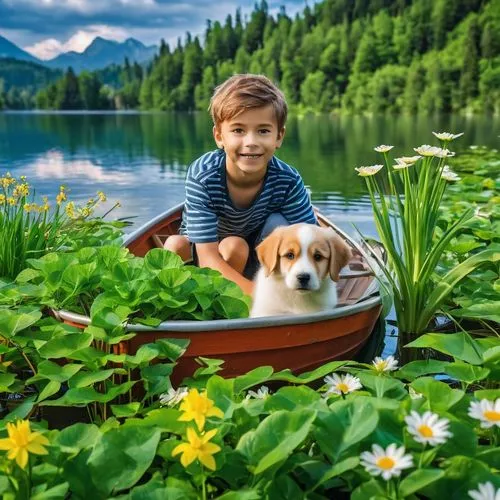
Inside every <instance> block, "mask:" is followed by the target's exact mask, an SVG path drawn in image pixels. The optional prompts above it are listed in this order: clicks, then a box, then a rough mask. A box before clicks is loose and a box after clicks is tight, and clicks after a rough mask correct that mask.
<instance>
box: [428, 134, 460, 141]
mask: <svg viewBox="0 0 500 500" xmlns="http://www.w3.org/2000/svg"><path fill="white" fill-rule="evenodd" d="M432 133H433V134H434V135H435V136H436V137H437V138H438V139H439V140H440V141H445V142H450V141H453V140H454V139H456V138H457V137H461V136H462V135H464V133H463V132H461V133H460V134H451V133H450V132H432Z"/></svg>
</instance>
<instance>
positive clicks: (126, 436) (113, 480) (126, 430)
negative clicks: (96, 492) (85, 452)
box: [88, 426, 161, 495]
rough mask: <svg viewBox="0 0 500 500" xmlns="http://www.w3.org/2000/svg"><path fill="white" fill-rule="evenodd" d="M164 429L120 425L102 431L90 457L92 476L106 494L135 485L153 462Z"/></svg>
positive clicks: (89, 463)
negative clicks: (104, 431)
mask: <svg viewBox="0 0 500 500" xmlns="http://www.w3.org/2000/svg"><path fill="white" fill-rule="evenodd" d="M160 436H161V431H160V430H159V429H154V428H146V427H136V426H129V427H118V428H116V429H111V430H109V431H108V432H106V433H105V434H103V435H102V437H101V440H100V441H99V442H97V444H96V445H95V447H94V449H93V451H92V454H91V455H90V457H89V460H88V465H89V468H90V473H91V475H92V479H93V481H94V483H95V484H96V485H97V487H98V488H99V489H100V490H101V491H102V492H103V493H105V494H106V495H109V494H110V493H111V492H113V491H122V490H125V489H128V488H131V487H132V486H133V485H134V484H135V483H137V481H139V480H140V479H141V478H142V476H143V475H144V473H145V472H146V471H147V469H148V468H149V466H150V465H151V463H152V461H153V458H154V457H155V454H156V448H157V447H158V443H159V441H160Z"/></svg>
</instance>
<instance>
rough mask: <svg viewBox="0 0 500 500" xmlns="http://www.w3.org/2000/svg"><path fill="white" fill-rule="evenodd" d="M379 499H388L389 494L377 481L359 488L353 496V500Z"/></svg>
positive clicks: (373, 480)
mask: <svg viewBox="0 0 500 500" xmlns="http://www.w3.org/2000/svg"><path fill="white" fill-rule="evenodd" d="M379 498H387V492H386V490H385V488H382V485H381V484H380V483H379V482H378V481H377V480H376V479H372V480H370V481H368V482H366V483H363V484H361V485H360V486H358V487H357V488H356V489H355V490H354V491H353V492H352V496H351V500H373V499H377V500H378V499H379Z"/></svg>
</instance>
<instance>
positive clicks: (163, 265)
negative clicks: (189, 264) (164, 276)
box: [144, 248, 184, 271]
mask: <svg viewBox="0 0 500 500" xmlns="http://www.w3.org/2000/svg"><path fill="white" fill-rule="evenodd" d="M144 265H145V266H146V267H147V268H148V269H151V270H152V271H162V270H163V269H180V268H182V267H183V266H184V262H183V261H182V259H181V258H180V257H179V256H178V255H177V254H175V253H174V252H170V251H169V250H163V249H161V248H153V249H152V250H150V251H149V252H148V253H147V254H146V256H145V257H144Z"/></svg>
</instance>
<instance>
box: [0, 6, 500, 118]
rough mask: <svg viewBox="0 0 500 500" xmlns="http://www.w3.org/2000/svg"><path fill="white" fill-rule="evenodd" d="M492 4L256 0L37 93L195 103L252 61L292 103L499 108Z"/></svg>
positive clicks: (332, 107)
mask: <svg viewBox="0 0 500 500" xmlns="http://www.w3.org/2000/svg"><path fill="white" fill-rule="evenodd" d="M499 10H500V8H499V6H498V0H488V1H485V2H482V1H479V0H473V1H466V0H460V1H458V2H455V1H452V0H439V1H436V2H429V1H428V0H418V1H415V2H411V3H407V2H406V3H405V2H394V1H393V2H389V1H387V2H386V1H384V2H379V1H367V2H364V1H359V2H344V1H334V0H323V1H322V2H318V3H315V4H314V8H310V7H308V6H306V7H305V8H304V10H303V12H302V13H300V14H298V15H297V16H296V17H295V18H294V19H293V20H292V19H291V18H290V17H288V16H287V14H286V12H285V10H284V9H283V10H282V11H280V13H279V14H278V15H277V17H273V16H272V15H271V14H270V13H269V10H268V6H267V3H266V2H265V1H264V0H263V1H262V2H259V3H257V4H256V5H255V8H254V10H253V11H252V12H251V13H250V15H249V16H248V18H247V19H246V20H245V21H242V19H241V15H240V13H239V12H237V14H236V16H235V18H234V20H233V18H232V16H230V15H228V16H227V18H226V21H225V23H224V25H223V26H222V25H221V23H220V22H218V21H216V22H213V23H212V22H211V21H208V22H207V29H206V31H205V35H204V41H203V43H202V42H201V41H200V40H198V38H197V37H194V38H193V37H192V36H191V34H190V33H188V34H187V36H186V39H185V41H184V43H181V41H180V40H179V42H178V44H177V46H176V47H175V49H173V50H171V48H170V47H169V46H168V45H167V44H165V43H162V45H161V48H160V53H159V55H158V56H157V57H156V58H155V60H154V61H153V62H152V64H151V66H150V67H149V68H148V69H147V71H143V69H142V68H141V67H140V66H139V65H138V64H136V63H134V64H133V65H131V64H130V63H129V62H128V61H125V63H124V65H123V66H121V67H119V66H116V65H113V66H112V67H110V68H106V69H104V70H100V71H97V72H94V73H92V75H93V76H92V79H93V80H92V81H89V78H88V76H87V77H84V78H82V77H81V75H80V76H79V77H78V82H79V86H80V92H77V91H76V89H75V84H74V81H73V78H71V77H70V75H68V73H67V74H66V75H65V76H64V78H63V79H61V80H59V82H58V83H57V84H53V85H51V86H49V87H46V88H44V89H43V90H41V91H40V92H39V94H38V95H37V97H36V102H37V106H38V107H40V108H43V109H47V108H50V109H66V108H61V106H64V107H67V106H72V107H73V108H75V109H80V108H82V107H83V109H114V108H118V109H121V108H124V109H132V108H141V109H158V110H192V109H202V110H204V109H206V105H207V100H208V98H209V97H210V95H211V94H212V92H213V90H214V88H215V86H216V85H217V84H219V83H221V82H222V81H224V80H225V79H227V78H228V77H229V76H231V75H232V74H234V73H246V72H254V73H263V74H266V75H267V76H269V77H270V78H271V79H272V80H274V81H275V82H276V83H277V84H279V85H280V87H281V88H282V89H283V91H284V92H285V95H286V97H287V100H288V102H289V103H290V104H291V105H292V107H293V106H295V105H296V106H297V109H298V110H300V111H303V110H304V111H306V110H311V111H316V112H332V111H335V112H337V111H339V110H343V111H346V112H355V113H382V112H391V113H394V112H400V111H407V112H411V113H415V112H424V113H434V112H449V111H456V112H463V111H466V112H482V111H488V112H493V113H498V112H499V110H500V96H499V93H498V88H499V85H497V84H496V83H498V82H497V80H498V77H497V73H498V71H497V66H498V61H497V59H498V58H499V57H500V37H499V35H498V33H500V19H499V16H498V11H499ZM321 75H323V76H321ZM0 77H1V74H0ZM372 81H373V83H372ZM367 87H371V88H367ZM16 88H17V94H16V95H14V94H12V95H11V96H10V98H9V99H7V98H6V97H4V100H6V101H7V103H9V102H11V103H14V102H16V103H17V104H15V106H28V107H29V106H30V104H29V101H30V99H31V97H29V96H26V95H21V94H22V92H25V89H24V87H16ZM5 95H6V96H8V92H7V89H6V92H5ZM30 96H31V94H30ZM8 106H9V107H14V104H8ZM89 106H92V108H90V107H89ZM95 106H97V108H94V107H95Z"/></svg>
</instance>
